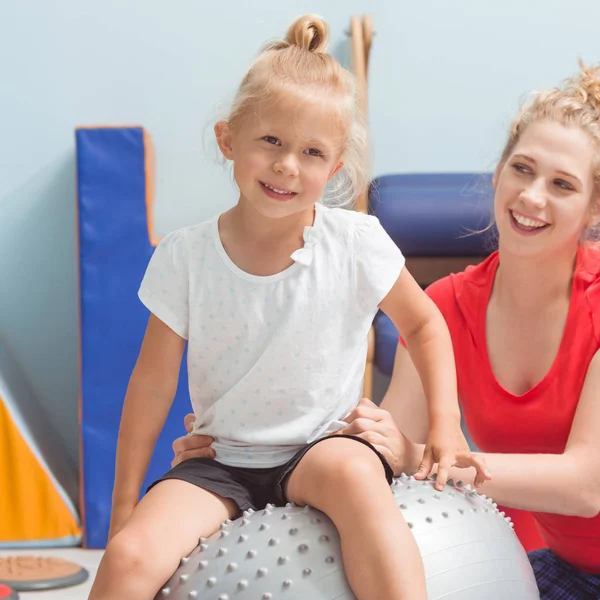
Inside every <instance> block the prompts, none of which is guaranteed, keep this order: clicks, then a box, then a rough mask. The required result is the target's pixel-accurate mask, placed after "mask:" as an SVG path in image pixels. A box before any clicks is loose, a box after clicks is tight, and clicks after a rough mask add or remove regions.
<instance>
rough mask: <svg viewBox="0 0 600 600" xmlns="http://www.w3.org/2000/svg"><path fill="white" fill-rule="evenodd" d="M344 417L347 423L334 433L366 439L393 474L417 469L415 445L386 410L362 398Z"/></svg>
mask: <svg viewBox="0 0 600 600" xmlns="http://www.w3.org/2000/svg"><path fill="white" fill-rule="evenodd" d="M344 420H345V421H346V422H347V423H348V426H347V427H344V429H342V430H340V431H338V432H337V433H338V434H341V433H343V434H348V435H355V436H357V437H360V438H362V439H364V440H365V441H367V442H369V443H370V444H371V445H372V446H373V447H374V448H375V449H376V450H377V451H378V452H380V453H381V455H382V456H383V457H384V458H385V459H386V460H387V462H388V464H389V465H390V467H391V468H392V470H393V471H394V475H395V476H398V475H400V474H401V473H411V472H413V471H415V470H416V468H417V465H418V464H419V459H420V457H419V454H418V451H417V446H416V444H413V443H412V442H411V441H410V440H409V439H408V438H407V437H406V436H405V435H404V434H403V433H402V432H401V431H400V430H399V429H398V427H396V424H395V423H394V420H393V419H392V416H391V415H390V413H389V412H388V411H387V410H383V409H382V408H379V407H378V406H377V405H376V404H375V403H373V402H371V400H369V399H368V398H363V399H362V400H361V401H360V402H359V403H358V406H357V407H356V408H355V409H354V410H353V411H352V412H351V413H350V414H349V415H348V416H347V417H346V418H345V419H344Z"/></svg>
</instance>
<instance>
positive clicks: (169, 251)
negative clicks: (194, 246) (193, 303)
mask: <svg viewBox="0 0 600 600" xmlns="http://www.w3.org/2000/svg"><path fill="white" fill-rule="evenodd" d="M138 296H139V298H140V300H141V301H142V303H143V304H144V305H145V306H146V308H147V309H148V310H149V311H150V312H151V313H153V314H154V315H155V316H156V317H158V318H159V319H160V320H161V321H162V322H163V323H165V324H166V325H168V326H169V327H170V328H171V329H172V330H173V331H174V332H175V333H176V334H177V335H179V336H180V337H182V338H184V339H188V325H189V316H188V315H189V270H188V260H187V252H186V245H185V239H184V237H183V232H182V231H176V232H174V233H171V234H169V235H167V236H166V237H165V238H164V239H163V240H161V242H160V243H159V245H158V246H157V247H156V250H155V251H154V254H153V255H152V258H151V259H150V263H149V264H148V268H147V269H146V273H145V274H144V278H143V279H142V283H141V285H140V289H139V291H138Z"/></svg>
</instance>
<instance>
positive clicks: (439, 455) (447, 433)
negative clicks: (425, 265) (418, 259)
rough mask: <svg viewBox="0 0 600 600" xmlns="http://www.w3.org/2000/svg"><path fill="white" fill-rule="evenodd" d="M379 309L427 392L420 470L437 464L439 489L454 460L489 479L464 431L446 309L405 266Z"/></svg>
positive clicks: (424, 470)
mask: <svg viewBox="0 0 600 600" xmlns="http://www.w3.org/2000/svg"><path fill="white" fill-rule="evenodd" d="M380 308H381V310H383V311H384V312H385V313H386V314H387V315H388V316H389V317H390V319H391V320H392V321H393V322H394V325H396V327H397V328H398V331H400V333H401V335H402V337H403V338H404V341H405V342H406V346H407V348H408V352H409V354H410V357H411V359H412V362H413V363H414V365H415V367H416V369H417V372H418V374H419V378H420V380H421V382H422V385H423V390H424V392H425V398H426V403H427V415H428V422H429V428H428V429H429V430H428V434H427V444H426V447H425V450H424V452H423V460H422V461H421V465H420V466H419V472H421V473H424V474H425V475H427V474H428V473H430V472H431V470H432V469H433V467H434V464H435V463H438V479H439V481H438V483H437V487H438V488H442V487H443V486H444V484H445V482H446V480H447V478H448V476H447V472H448V469H449V468H450V467H451V466H452V465H454V464H457V465H459V466H463V467H464V466H474V467H476V468H477V470H478V473H479V477H480V478H481V479H488V478H489V477H490V475H489V473H488V470H487V469H486V467H485V465H484V461H483V460H482V459H481V458H479V457H476V456H475V455H474V454H472V453H471V452H470V449H469V446H468V444H467V441H466V439H465V438H464V435H463V434H462V431H461V427H460V409H459V406H458V397H457V384H456V366H455V363H454V351H453V348H452V340H451V338H450V332H449V330H448V326H447V325H446V321H445V320H444V317H443V316H442V313H441V312H440V310H439V309H438V307H437V306H436V305H435V303H434V302H433V301H432V300H431V298H429V296H427V294H426V293H425V292H424V291H423V290H422V289H421V288H420V287H419V285H418V284H417V282H416V281H415V280H414V279H413V277H412V275H411V274H410V273H409V272H408V270H407V269H406V268H404V269H402V272H401V274H400V276H399V277H398V280H397V281H396V283H395V284H394V286H393V287H392V289H391V290H390V292H389V293H388V294H387V296H386V297H385V298H384V300H383V301H382V302H381V304H380Z"/></svg>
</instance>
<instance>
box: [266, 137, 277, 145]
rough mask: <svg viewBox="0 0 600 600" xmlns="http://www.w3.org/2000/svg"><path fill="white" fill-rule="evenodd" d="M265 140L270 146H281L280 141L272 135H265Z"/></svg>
mask: <svg viewBox="0 0 600 600" xmlns="http://www.w3.org/2000/svg"><path fill="white" fill-rule="evenodd" d="M263 140H265V142H267V143H268V144H274V145H275V144H279V140H278V139H277V138H276V137H273V136H272V135H265V137H264V138H263Z"/></svg>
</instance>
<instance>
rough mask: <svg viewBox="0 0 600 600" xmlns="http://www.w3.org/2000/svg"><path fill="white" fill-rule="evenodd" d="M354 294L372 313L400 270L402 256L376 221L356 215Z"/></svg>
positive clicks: (394, 281) (373, 218) (366, 216)
mask: <svg viewBox="0 0 600 600" xmlns="http://www.w3.org/2000/svg"><path fill="white" fill-rule="evenodd" d="M353 254H354V265H355V273H356V293H357V297H358V299H359V301H360V303H361V304H362V306H363V307H364V308H366V309H367V310H376V309H377V307H378V306H379V304H380V302H381V301H382V300H383V299H384V298H385V297H386V296H387V294H388V292H389V291H390V290H391V289H392V287H393V285H394V283H396V280H397V279H398V277H399V276H400V273H401V271H402V269H403V268H404V263H405V260H404V256H403V255H402V252H401V251H400V248H398V246H396V244H395V243H394V241H393V240H392V238H390V236H389V235H388V234H387V232H386V231H385V230H384V229H383V227H382V226H381V223H380V222H379V219H377V217H374V216H371V215H360V220H359V221H358V223H357V224H356V228H355V231H354V247H353Z"/></svg>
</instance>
